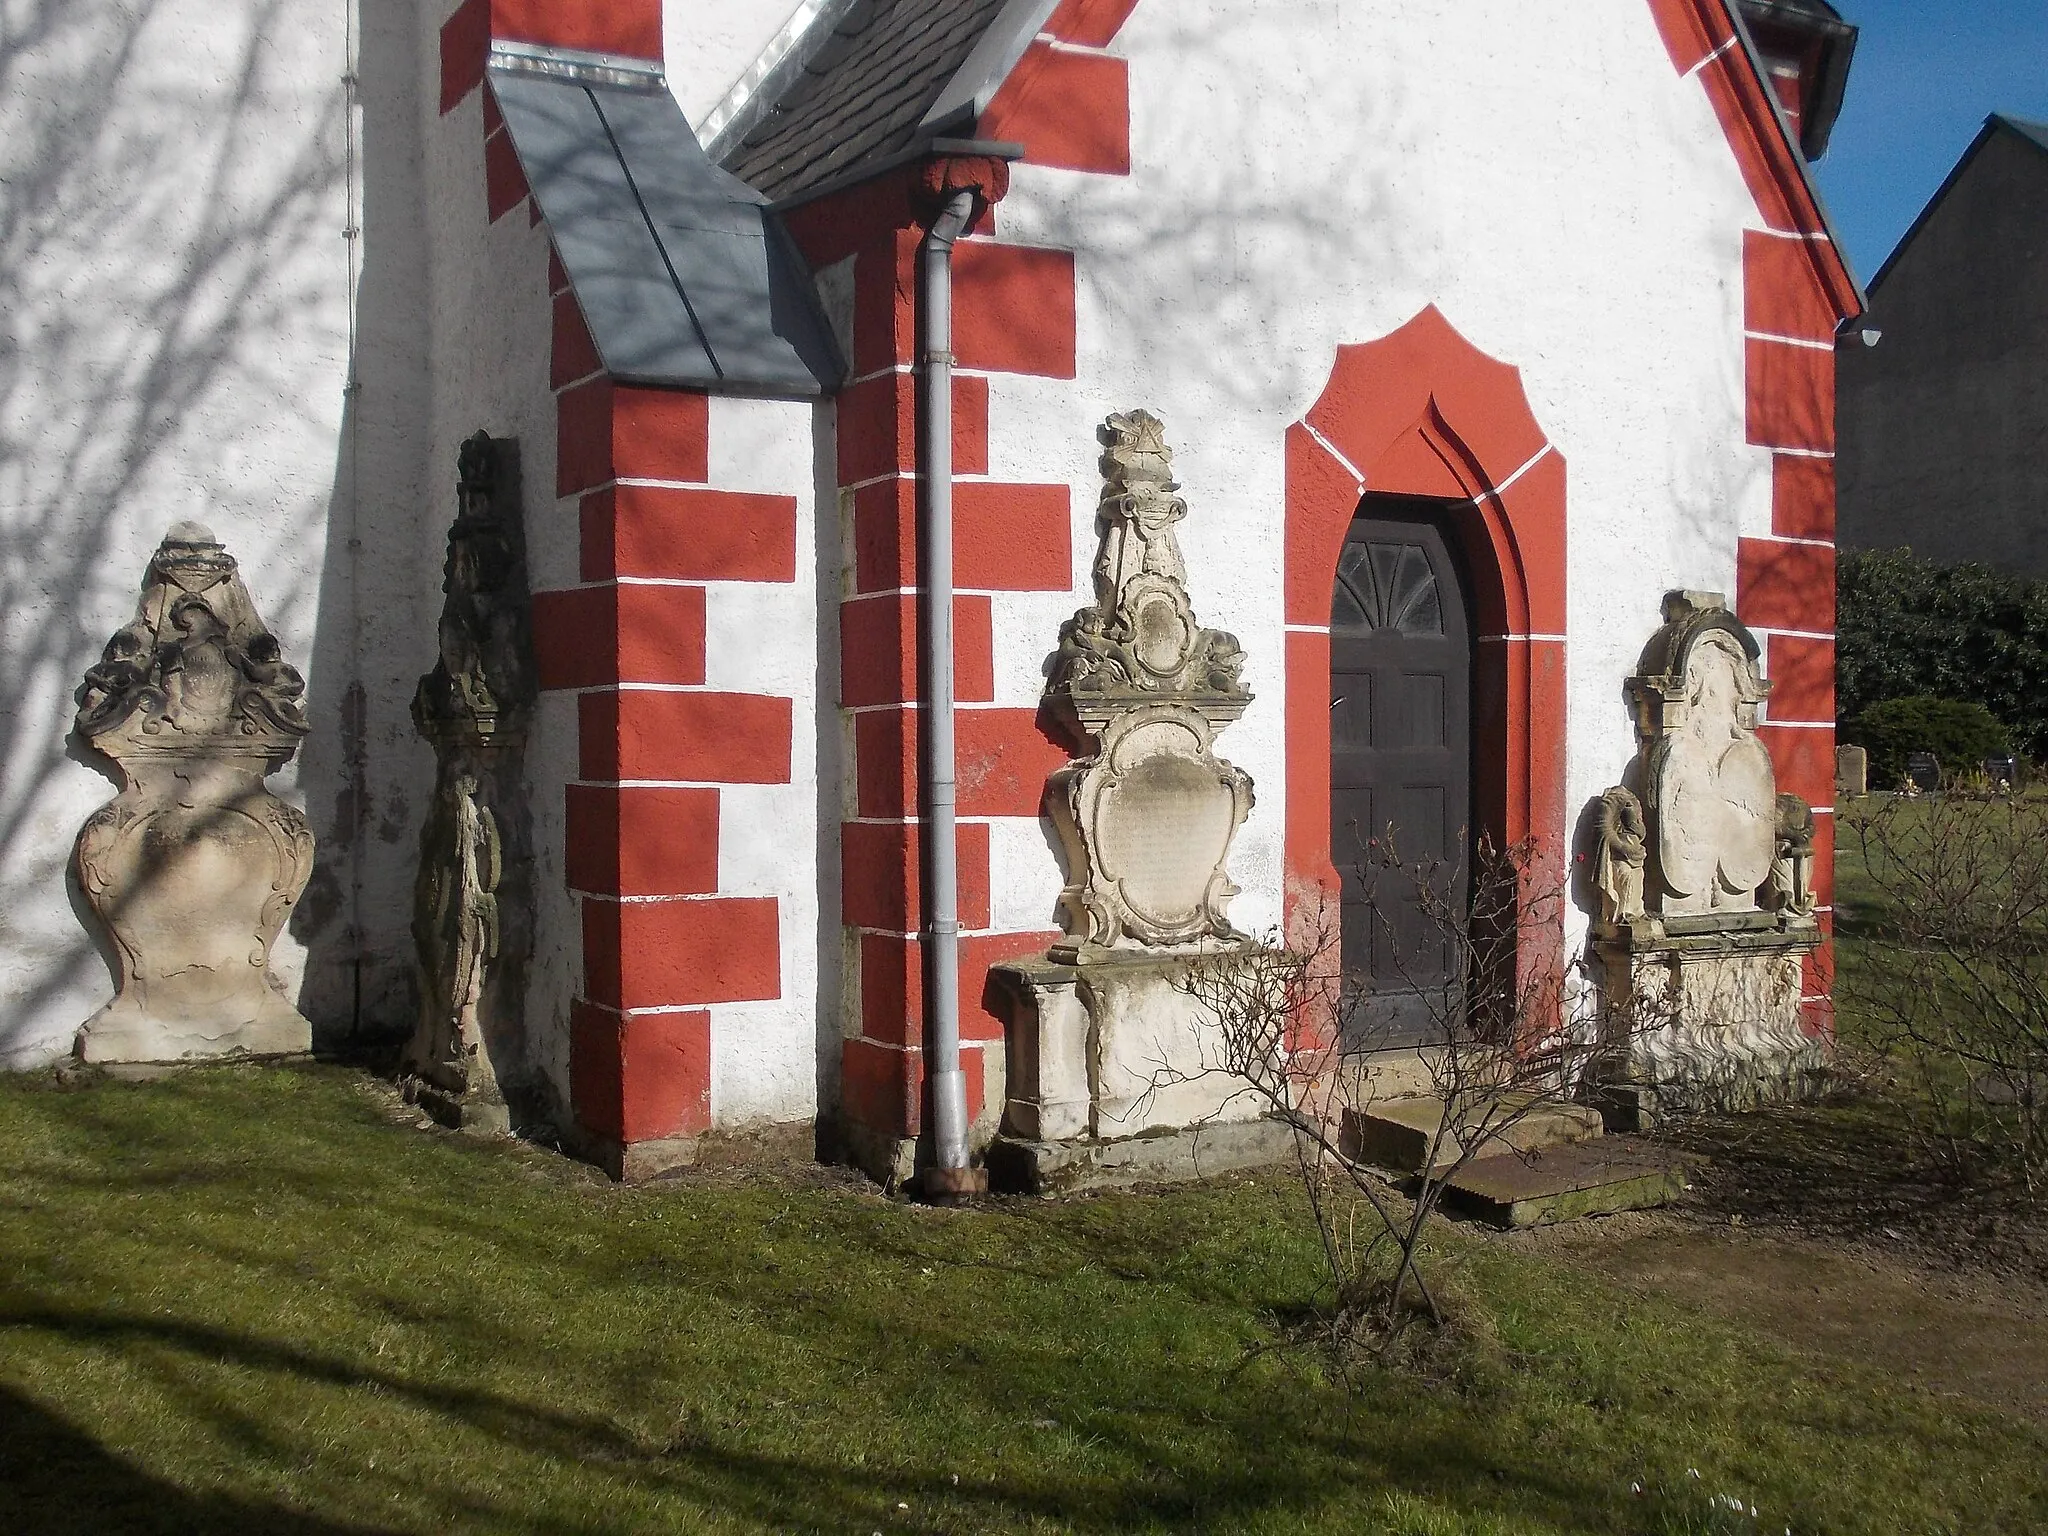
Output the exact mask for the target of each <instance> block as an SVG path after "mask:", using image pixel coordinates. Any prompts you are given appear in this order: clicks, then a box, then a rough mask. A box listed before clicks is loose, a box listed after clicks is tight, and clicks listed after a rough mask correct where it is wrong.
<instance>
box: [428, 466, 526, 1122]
mask: <svg viewBox="0 0 2048 1536" xmlns="http://www.w3.org/2000/svg"><path fill="white" fill-rule="evenodd" d="M441 589H442V592H443V593H444V594H445V600H444V602H443V604H442V608H441V622H440V626H439V631H438V633H439V641H440V656H439V658H438V659H437V660H436V661H435V663H434V668H433V670H432V671H431V672H429V673H427V674H426V675H425V676H424V677H422V678H421V679H420V681H419V687H418V689H417V690H416V691H415V692H414V694H413V701H412V715H413V723H414V724H415V725H416V726H417V727H418V729H419V733H420V735H422V736H423V737H425V738H426V739H427V741H428V742H429V743H430V744H431V745H432V746H433V748H434V763H435V770H434V775H435V776H434V800H433V804H432V805H431V806H430V807H429V809H428V812H427V820H426V825H425V826H424V827H423V828H422V829H421V832H420V866H419V875H418V878H417V879H416V880H415V882H414V887H413V917H412V933H413V944H414V949H415V952H416V955H417V958H418V966H419V999H420V1001H419V1016H418V1020H417V1023H416V1024H415V1027H414V1029H413V1035H412V1040H411V1042H410V1043H409V1044H408V1045H407V1047H406V1052H405V1069H406V1072H407V1073H408V1074H409V1079H410V1081H409V1091H410V1092H411V1094H412V1096H413V1097H414V1098H415V1099H416V1100H417V1101H418V1102H420V1103H422V1104H423V1105H424V1106H425V1107H426V1108H427V1109H428V1110H429V1111H430V1112H432V1113H433V1114H435V1115H436V1116H437V1117H438V1118H440V1119H442V1120H445V1121H448V1122H449V1123H452V1124H456V1125H461V1126H468V1127H473V1128H477V1129H486V1130H506V1129H509V1127H510V1118H511V1117H510V1111H509V1110H508V1109H507V1107H506V1104H505V1097H504V1090H503V1086H502V1084H501V1077H502V1076H503V1075H504V1074H505V1073H506V1072H507V1071H512V1072H515V1073H516V1072H517V1071H518V1070H519V1069H520V1065H521V1061H520V1058H521V1056H522V1053H523V1045H524V1041H523V1008H522V1001H523V994H524V990H525V963H526V957H527V955H528V954H529V953H530V951H531V947H532V945H531V927H532V914H531V903H530V889H529V879H530V866H531V862H532V854H531V846H530V845H531V834H530V830H529V828H528V825H527V815H526V808H525V799H524V796H525V787H524V770H523V754H524V748H525V742H526V731H527V726H528V723H529V719H530V716H531V712H532V708H533V701H534V697H535V675H534V666H533V650H532V611H531V610H532V599H531V596H530V594H529V591H528V586H527V576H526V540H525V530H524V524H523V521H522V513H521V509H520V496H519V456H518V444H517V443H516V442H512V441H510V440H500V439H494V438H492V437H490V436H489V435H488V434H486V433H483V432H479V433H477V434H476V435H475V436H473V437H471V438H470V439H469V440H468V441H467V442H465V443H464V444H463V445H462V451H461V455H460V458H459V460H458V470H457V510H456V515H455V521H454V523H453V524H452V525H451V526H450V528H449V530H448V555H447V560H446V563H445V565H444V567H443V580H442V588H441Z"/></svg>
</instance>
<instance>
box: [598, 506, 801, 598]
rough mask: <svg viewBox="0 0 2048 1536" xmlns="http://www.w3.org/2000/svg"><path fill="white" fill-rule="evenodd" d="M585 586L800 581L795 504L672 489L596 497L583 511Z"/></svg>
mask: <svg viewBox="0 0 2048 1536" xmlns="http://www.w3.org/2000/svg"><path fill="white" fill-rule="evenodd" d="M580 516H581V531H582V565H583V579H584V580H585V581H610V580H612V579H614V578H615V577H621V576H645V577H654V578H661V579H666V580H674V581H776V582H783V581H794V580H796V498H795V497H794V496H758V495H752V494H749V493H745V492H741V491H712V490H697V489H695V488H685V487H681V486H667V485H619V486H607V487H606V488H605V489H604V490H601V491H593V492H592V493H591V494H590V495H588V496H585V497H584V498H583V503H582V507H581V509H580Z"/></svg>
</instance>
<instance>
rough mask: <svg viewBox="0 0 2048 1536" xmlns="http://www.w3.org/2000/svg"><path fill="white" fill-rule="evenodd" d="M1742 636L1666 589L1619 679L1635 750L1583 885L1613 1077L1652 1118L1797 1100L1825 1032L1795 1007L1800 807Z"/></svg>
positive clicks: (1727, 615) (1814, 1083)
mask: <svg viewBox="0 0 2048 1536" xmlns="http://www.w3.org/2000/svg"><path fill="white" fill-rule="evenodd" d="M1760 655H1761V651H1760V649H1759V647H1758V645H1757V641H1756V637H1755V636H1754V635H1752V634H1751V633H1750V632H1749V630H1748V629H1747V628H1746V627H1745V626H1744V625H1743V624H1742V623H1741V622H1740V621H1739V620H1738V619H1737V618H1736V617H1735V615H1734V614H1733V613H1731V612H1729V611H1728V607H1727V603H1726V601H1725V600H1724V599H1723V598H1722V596H1721V594H1720V593H1718V592H1672V593H1669V594H1667V595H1666V597H1665V599H1664V625H1663V627H1662V628H1660V629H1659V630H1658V631H1657V632H1656V634H1655V635H1653V636H1652V637H1651V639H1650V643H1649V644H1648V645H1647V646H1646V647H1645V648H1644V650H1643V654H1642V658H1641V660H1640V661H1639V662H1638V663H1637V666H1636V670H1635V674H1634V675H1633V676H1632V677H1630V678H1629V680H1628V683H1627V696H1628V700H1629V705H1630V708H1631V711H1632V712H1633V714H1634V716H1635V728H1636V741H1637V752H1636V758H1635V761H1634V762H1633V763H1632V764H1631V765H1630V767H1629V771H1628V774H1627V775H1626V777H1625V780H1624V782H1623V783H1622V784H1619V785H1616V786H1615V787H1614V788H1612V789H1610V790H1608V791H1607V792H1606V794H1605V795H1603V796H1602V797H1601V807H1600V815H1599V846H1598V848H1597V849H1596V850H1595V871H1596V875H1595V881H1596V884H1597V886H1598V889H1599V892H1600V912H1599V916H1598V919H1597V921H1596V923H1595V925H1594V950H1595V954H1596V956H1597V957H1598V959H1599V961H1600V975H1601V984H1602V993H1603V1010H1604V1012H1605V1014H1606V1018H1607V1027H1608V1028H1609V1030H1610V1032H1611V1033H1612V1034H1613V1035H1614V1036H1615V1037H1616V1039H1617V1041H1618V1042H1625V1045H1624V1047H1623V1049H1622V1050H1621V1051H1620V1053H1619V1057H1620V1059H1617V1060H1616V1061H1615V1062H1613V1064H1612V1067H1611V1073H1610V1075H1611V1076H1613V1077H1614V1078H1615V1080H1616V1082H1615V1085H1614V1086H1615V1087H1616V1088H1617V1089H1618V1090H1621V1089H1625V1090H1627V1092H1628V1093H1629V1094H1631V1095H1633V1101H1634V1102H1636V1103H1637V1104H1638V1105H1639V1106H1640V1107H1643V1108H1644V1109H1646V1110H1647V1111H1649V1112H1654V1110H1655V1108H1656V1107H1657V1106H1661V1107H1663V1108H1665V1109H1670V1108H1685V1109H1700V1108H1724V1109H1740V1108H1745V1107H1748V1106H1750V1105H1753V1104H1756V1103H1760V1102H1765V1101H1769V1100H1778V1099H1798V1098H1805V1097H1809V1096H1810V1095H1811V1094H1812V1093H1814V1092H1815V1091H1817V1090H1818V1088H1819V1086H1820V1085H1821V1083H1822V1081H1823V1079H1824V1075H1825V1071H1826V1068H1827V1064H1828V1057H1829V1045H1828V1041H1827V1040H1826V1039H1825V1038H1823V1037H1821V1036H1820V1035H1818V1034H1815V1033H1809V1031H1808V1030H1807V1029H1806V1028H1805V1027H1804V1025H1803V1022H1802V1018H1801V1002H1802V994H1803V992H1804V985H1803V983H1804V968H1805V960H1806V957H1807V956H1808V955H1810V954H1812V953H1813V952H1814V950H1816V949H1817V948H1818V947H1819V945H1820V928H1819V924H1818V923H1817V921H1816V920H1815V917H1814V894H1813V879H1812V865H1813V858H1814V852H1813V812H1812V810H1811V808H1809V807H1808V806H1807V804H1806V803H1805V801H1803V800H1801V799H1800V798H1799V797H1798V796H1797V795H1791V794H1780V793H1779V792H1778V787H1777V774H1776V771H1775V770H1774V768H1773V767H1772V764H1771V757H1770V753H1769V752H1768V751H1767V750H1766V749H1765V747H1764V744H1763V742H1762V741H1761V740H1760V739H1759V738H1758V735H1757V709H1758V707H1759V706H1760V705H1761V704H1762V703H1763V702H1764V700H1765V699H1767V698H1768V697H1769V695H1770V690H1771V685H1770V683H1769V682H1768V681H1767V680H1766V679H1765V678H1764V677H1763V675H1762V673H1761V672H1760V670H1759V668H1758V660H1759V657H1760Z"/></svg>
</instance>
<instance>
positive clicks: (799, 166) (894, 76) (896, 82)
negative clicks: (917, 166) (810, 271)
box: [714, 0, 1049, 201]
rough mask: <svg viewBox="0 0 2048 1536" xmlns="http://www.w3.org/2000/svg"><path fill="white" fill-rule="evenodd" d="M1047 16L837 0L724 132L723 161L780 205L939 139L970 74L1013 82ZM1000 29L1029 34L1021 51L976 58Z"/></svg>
mask: <svg viewBox="0 0 2048 1536" xmlns="http://www.w3.org/2000/svg"><path fill="white" fill-rule="evenodd" d="M1048 8H1049V7H1045V6H1034V5H1032V4H1030V3H1028V0H833V3H829V4H827V5H826V6H825V7H823V8H822V9H821V10H820V12H819V14H818V16H817V19H816V20H815V22H813V24H812V25H811V27H810V28H809V29H808V30H807V31H806V32H805V34H804V35H803V36H802V37H801V38H800V39H799V40H798V41H797V43H796V45H795V47H794V48H793V49H792V52H791V54H790V56H789V57H788V58H787V59H785V60H784V61H783V62H782V64H781V65H780V66H779V67H778V68H776V70H775V71H774V72H773V74H771V76H770V77H769V79H768V80H767V81H765V82H764V83H763V87H762V91H761V94H760V97H759V98H758V99H757V100H756V101H754V102H751V103H749V104H748V105H747V106H745V107H743V108H741V109H740V111H739V113H738V114H737V116H736V117H735V118H734V120H733V122H732V124H731V125H730V127H729V128H727V129H726V130H725V131H724V132H723V133H721V135H720V137H719V139H718V141H717V143H716V144H715V145H714V150H715V153H716V154H717V156H718V158H719V160H720V162H721V163H722V164H723V165H724V167H725V169H726V170H728V171H731V172H732V173H733V174H734V175H735V176H738V177H739V178H740V179H741V180H743V181H745V182H746V183H747V184H748V185H750V186H753V187H756V188H758V189H759V190H760V191H762V192H765V193H766V194H767V195H768V196H769V197H771V198H774V199H776V200H778V201H781V200H786V199H789V198H792V197H796V196H800V195H801V194H802V193H804V192H806V191H808V190H810V189H812V188H814V187H818V186H821V185H823V184H824V183H826V182H828V181H831V180H833V179H834V178H836V177H838V176H839V175H841V174H842V173H844V172H846V171H849V170H852V169H854V168H856V167H858V166H861V165H863V164H867V163H870V162H879V161H883V160H886V159H888V158H889V157H890V156H892V155H895V154H897V153H900V152H902V151H904V150H907V149H909V148H911V147H912V146H913V145H915V144H916V143H918V142H919V140H920V139H924V138H929V137H931V136H932V134H933V132H934V130H935V129H936V128H937V127H938V126H939V125H938V124H936V123H930V122H927V121H926V119H927V118H928V117H929V116H930V114H931V113H932V110H933V108H934V107H935V106H937V105H938V104H939V103H940V100H941V98H942V97H944V96H946V95H947V94H948V89H947V88H948V87H949V86H951V85H953V83H954V82H955V80H956V78H957V77H959V76H960V75H961V74H962V72H963V70H968V68H969V66H970V65H971V64H977V63H993V64H995V65H996V66H998V67H996V68H994V69H993V70H991V71H990V73H991V74H993V75H996V76H999V75H1001V74H1004V73H1007V72H1008V69H1009V66H1010V65H1011V64H1012V63H1014V62H1015V52H1019V51H1021V49H1022V45H1023V44H1024V43H1025V42H1028V41H1029V39H1030V36H1031V34H1032V33H1035V32H1036V31H1037V29H1038V23H1039V22H1040V21H1042V20H1043V16H1042V12H1043V11H1044V10H1045V9H1048ZM1006 13H1007V14H1006ZM999 21H1000V22H1002V23H1003V24H1004V27H1005V28H1009V29H1013V30H1020V31H1021V32H1022V36H1020V37H1019V38H1017V39H1016V40H1015V41H1016V49H1015V50H1014V51H1012V52H1011V54H1010V56H1009V57H1008V58H1004V59H1000V60H987V59H977V57H976V54H977V47H978V45H982V44H984V43H985V42H992V43H1000V42H1002V41H1003V40H1002V39H1000V38H997V37H994V36H992V32H1000V31H1001V30H1003V28H997V27H996V23H997V22H999ZM982 51H983V53H986V52H987V51H988V50H986V49H984V50H982ZM997 51H998V52H1000V51H1001V49H1000V48H998V49H997ZM970 72H971V71H970Z"/></svg>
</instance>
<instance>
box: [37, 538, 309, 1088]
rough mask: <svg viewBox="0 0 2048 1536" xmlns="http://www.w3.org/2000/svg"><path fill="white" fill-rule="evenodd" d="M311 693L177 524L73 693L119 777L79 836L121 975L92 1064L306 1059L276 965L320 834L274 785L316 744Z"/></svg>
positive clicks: (91, 900) (92, 1048) (233, 579)
mask: <svg viewBox="0 0 2048 1536" xmlns="http://www.w3.org/2000/svg"><path fill="white" fill-rule="evenodd" d="M304 696H305V680H304V679H303V678H302V677H301V676H300V675H299V673H298V672H297V670H295V669H294V668H292V667H290V666H288V665H286V664H285V662H284V659H283V658H282V656H281V655H280V654H279V650H278V644H277V640H276V639H275V637H273V636H272V635H271V634H270V632H269V631H268V630H267V629H266V628H265V627H264V625H263V620H262V619H261V617H260V616H259V615H258V614H257V612H256V605H255V604H254V602H252V601H251V599H250V597H249V593H248V591H247V589H246V588H245V587H244V586H243V585H242V579H241V576H240V574H239V573H238V571H237V569H236V566H235V561H234V557H233V556H231V555H230V554H228V552H227V551H226V550H225V549H224V548H222V547H221V545H220V544H219V543H218V542H217V541H216V540H215V539H214V537H213V535H212V534H211V533H209V532H208V531H207V530H206V529H205V528H202V527H200V526H199V525H198V524H196V523H179V524H177V525H176V526H174V527H173V528H172V529H171V530H170V532H169V533H168V534H166V535H165V536H164V541H163V543H162V544H161V545H160V546H158V548H157V551H156V554H155V555H154V556H153V557H152V558H151V560H150V563H149V571H148V575H147V577H146V578H145V580H144V584H143V591H142V601H141V603H140V605H139V607H138V608H137V611H136V616H135V618H134V620H133V622H131V623H129V624H128V625H126V626H125V627H123V628H121V629H119V630H117V631H115V633H114V636H113V638H112V639H111V640H109V641H108V642H107V647H106V651H105V653H104V655H103V656H102V657H101V659H100V661H99V663H98V665H96V666H94V667H92V668H90V669H88V671H87V672H86V674H85V683H84V685H83V687H81V688H80V690H79V695H78V698H79V709H78V720H77V731H78V734H79V736H81V737H82V738H83V739H84V740H85V741H87V742H88V743H90V744H91V745H92V746H93V747H95V748H97V749H98V750H99V751H101V752H103V753H105V754H106V755H107V756H108V757H111V758H112V759H113V760H114V762H115V763H116V764H117V765H118V766H119V767H120V770H121V775H122V779H123V785H122V789H121V792H120V794H118V795H117V796H115V798H114V799H113V800H112V801H111V802H109V803H108V804H107V805H105V806H103V807H102V808H101V809H100V810H99V811H97V812H95V813H94V815H93V816H92V818H91V819H90V820H88V821H87V822H86V824H85V827H84V829H83V830H82V831H81V832H80V833H79V836H78V846H77V854H76V857H77V870H78V883H79V886H80V889H81V890H82V891H83V892H84V895H85V900H86V903H87V905H89V906H90V907H91V909H92V911H93V915H94V916H95V917H96V918H98V919H99V921H100V924H101V925H102V926H103V927H104V928H105V930H106V932H107V935H108V937H109V938H110V939H111V940H112V947H113V950H114V954H115V957H116V963H117V967H118V972H119V987H118V990H117V991H116V993H115V995H114V999H113V1001H112V1002H110V1003H108V1004H107V1006H106V1007H104V1008H102V1009H101V1010H100V1011H99V1012H98V1013H96V1014H94V1015H93V1016H92V1018H90V1019H88V1020H87V1021H86V1023H85V1024H84V1026H83V1027H82V1028H81V1029H80V1030H79V1033H78V1042H77V1051H78V1054H79V1056H80V1057H82V1058H83V1059H84V1060H86V1061H90V1062H175V1061H186V1060H195V1059H203V1058H208V1057H218V1056H228V1055H235V1054H246V1055H251V1056H276V1055H285V1054H290V1053H294V1052H302V1051H305V1050H308V1049H310V1048H311V1045H312V1026H311V1025H310V1024H309V1023H308V1022H307V1021H306V1019H305V1018H304V1017H303V1016H302V1015H301V1014H300V1013H299V1011H298V1010H297V1009H296V1008H294V1007H293V1006H292V1004H291V1001H290V1000H289V999H288V998H287V997H286V996H285V992H284V988H283V987H282V985H281V984H280V983H279V982H278V980H277V977H276V976H275V975H274V974H273V973H272V972H271V969H270V953H271V946H272V945H273V944H274V943H275V942H276V941H277V936H278V934H279V933H280V932H281V931H282V930H283V928H284V924H285V920H286V919H287V918H288V917H289V916H290V914H291V909H292V905H293V903H295V902H296V901H297V900H298V899H299V894H300V892H302V891H303V890H304V889H305V886H306V879H307V877H308V876H309V875H310V874H311V873H312V870H313V834H312V831H311V829H310V828H308V827H307V825H306V819H305V817H304V816H302V815H301V814H300V813H299V811H298V810H297V809H296V808H295V807H293V806H291V805H288V804H287V803H285V802H284V801H282V800H280V799H278V798H277V797H276V796H275V795H273V794H271V793H270V791H269V790H268V789H267V788H266V787H265V785H264V779H265V777H266V776H267V775H269V774H271V773H274V772H276V771H277V770H278V769H280V768H282V767H283V766H284V765H285V764H286V763H287V762H289V761H290V760H291V757H292V754H293V753H294V752H296V751H297V750H298V744H299V740H300V738H301V737H303V736H304V735H305V734H306V730H307V726H306V719H305V711H304Z"/></svg>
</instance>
